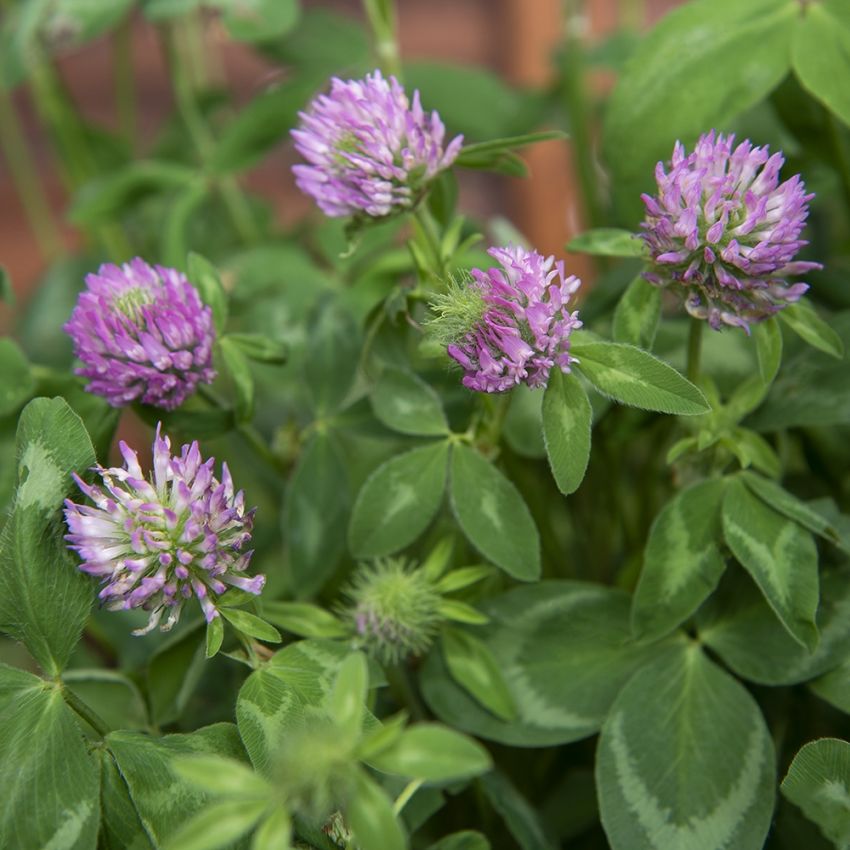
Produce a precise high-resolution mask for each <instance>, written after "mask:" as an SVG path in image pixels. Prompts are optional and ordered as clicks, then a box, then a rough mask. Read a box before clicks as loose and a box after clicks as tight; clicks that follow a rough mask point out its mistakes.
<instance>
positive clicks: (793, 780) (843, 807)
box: [780, 738, 850, 847]
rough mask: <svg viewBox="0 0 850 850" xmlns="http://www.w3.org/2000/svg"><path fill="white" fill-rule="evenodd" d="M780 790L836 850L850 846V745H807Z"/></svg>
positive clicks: (828, 741)
mask: <svg viewBox="0 0 850 850" xmlns="http://www.w3.org/2000/svg"><path fill="white" fill-rule="evenodd" d="M780 788H781V791H782V793H783V794H784V795H785V797H787V798H788V799H789V800H790V801H791V802H792V803H794V804H795V805H797V806H799V807H800V808H801V809H802V810H803V813H804V814H805V815H806V817H807V818H808V819H809V820H811V821H814V822H815V823H816V824H817V825H818V826H819V827H820V829H821V832H823V834H824V835H825V836H826V837H827V838H829V840H830V841H832V842H834V844H835V846H836V847H847V846H848V845H850V744H848V743H847V742H846V741H840V740H838V739H837V738H821V739H820V740H819V741H812V742H811V743H810V744H806V746H805V747H803V748H802V749H801V750H800V752H798V753H797V755H796V756H794V761H792V762H791V767H789V768H788V775H787V776H786V777H785V779H783V780H782V785H781V786H780Z"/></svg>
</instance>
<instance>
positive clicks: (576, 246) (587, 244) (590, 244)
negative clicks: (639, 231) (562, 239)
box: [567, 227, 646, 257]
mask: <svg viewBox="0 0 850 850" xmlns="http://www.w3.org/2000/svg"><path fill="white" fill-rule="evenodd" d="M567 250H568V251H572V252H573V253H574V254H593V255H594V256H597V257H644V256H646V246H645V245H644V243H643V240H642V239H641V238H640V237H639V236H637V235H636V234H634V233H632V232H630V231H628V230H620V229H619V228H617V227H597V228H596V229H595V230H587V231H585V232H584V233H580V234H579V235H578V236H575V237H573V238H572V239H571V240H570V241H569V243H568V244H567Z"/></svg>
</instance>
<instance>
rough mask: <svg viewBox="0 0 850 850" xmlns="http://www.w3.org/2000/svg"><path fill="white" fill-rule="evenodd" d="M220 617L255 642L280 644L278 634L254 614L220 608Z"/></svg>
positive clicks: (272, 627) (236, 609)
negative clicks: (255, 640) (253, 638)
mask: <svg viewBox="0 0 850 850" xmlns="http://www.w3.org/2000/svg"><path fill="white" fill-rule="evenodd" d="M221 616H222V617H224V619H225V620H227V621H228V622H229V623H232V624H233V625H234V626H236V628H237V629H239V631H240V632H244V633H245V634H246V635H250V636H251V637H255V638H257V640H264V641H266V642H267V643H280V642H281V636H280V632H279V631H278V630H277V629H276V628H275V627H274V626H272V625H270V624H269V623H267V622H266V621H265V620H263V619H262V618H261V617H258V616H257V615H256V614H251V613H249V612H248V611H241V610H240V609H239V608H222V609H221Z"/></svg>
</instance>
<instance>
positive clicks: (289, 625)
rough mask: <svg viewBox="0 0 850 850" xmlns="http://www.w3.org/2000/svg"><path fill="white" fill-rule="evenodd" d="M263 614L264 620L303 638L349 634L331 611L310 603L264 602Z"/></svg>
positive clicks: (333, 636)
mask: <svg viewBox="0 0 850 850" xmlns="http://www.w3.org/2000/svg"><path fill="white" fill-rule="evenodd" d="M261 613H262V615H263V619H264V620H268V621H269V622H270V623H274V624H275V625H276V626H278V627H279V628H281V629H283V630H284V631H286V632H290V633H291V634H294V635H300V636H302V637H313V638H335V637H345V636H346V634H347V633H348V630H347V628H346V626H345V625H344V624H343V623H341V622H340V621H339V620H338V619H337V618H336V617H335V616H334V615H333V614H331V612H330V611H326V610H325V609H324V608H320V607H319V606H318V605H311V604H310V603H309V602H262V607H261Z"/></svg>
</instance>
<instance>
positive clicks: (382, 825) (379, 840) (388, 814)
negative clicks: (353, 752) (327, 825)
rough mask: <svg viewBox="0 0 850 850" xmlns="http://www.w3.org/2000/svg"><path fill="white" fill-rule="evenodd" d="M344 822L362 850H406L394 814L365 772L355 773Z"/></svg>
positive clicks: (404, 838) (404, 837)
mask: <svg viewBox="0 0 850 850" xmlns="http://www.w3.org/2000/svg"><path fill="white" fill-rule="evenodd" d="M344 812H345V820H346V822H347V823H348V824H349V825H350V826H351V829H352V832H353V833H354V839H355V841H356V842H357V846H358V847H360V848H361V850H405V848H406V847H407V836H405V834H404V830H403V829H402V826H401V824H400V823H399V822H398V818H396V816H395V814H394V813H393V805H392V803H391V802H390V801H389V799H388V798H387V795H386V794H385V793H384V791H383V789H382V788H381V787H380V786H379V785H377V784H376V783H375V781H374V780H372V779H370V778H369V776H368V774H366V773H365V772H364V771H362V770H361V771H358V772H357V774H356V779H355V786H354V790H353V792H352V794H351V797H350V798H349V799H348V801H347V802H346V805H345V809H344Z"/></svg>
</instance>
